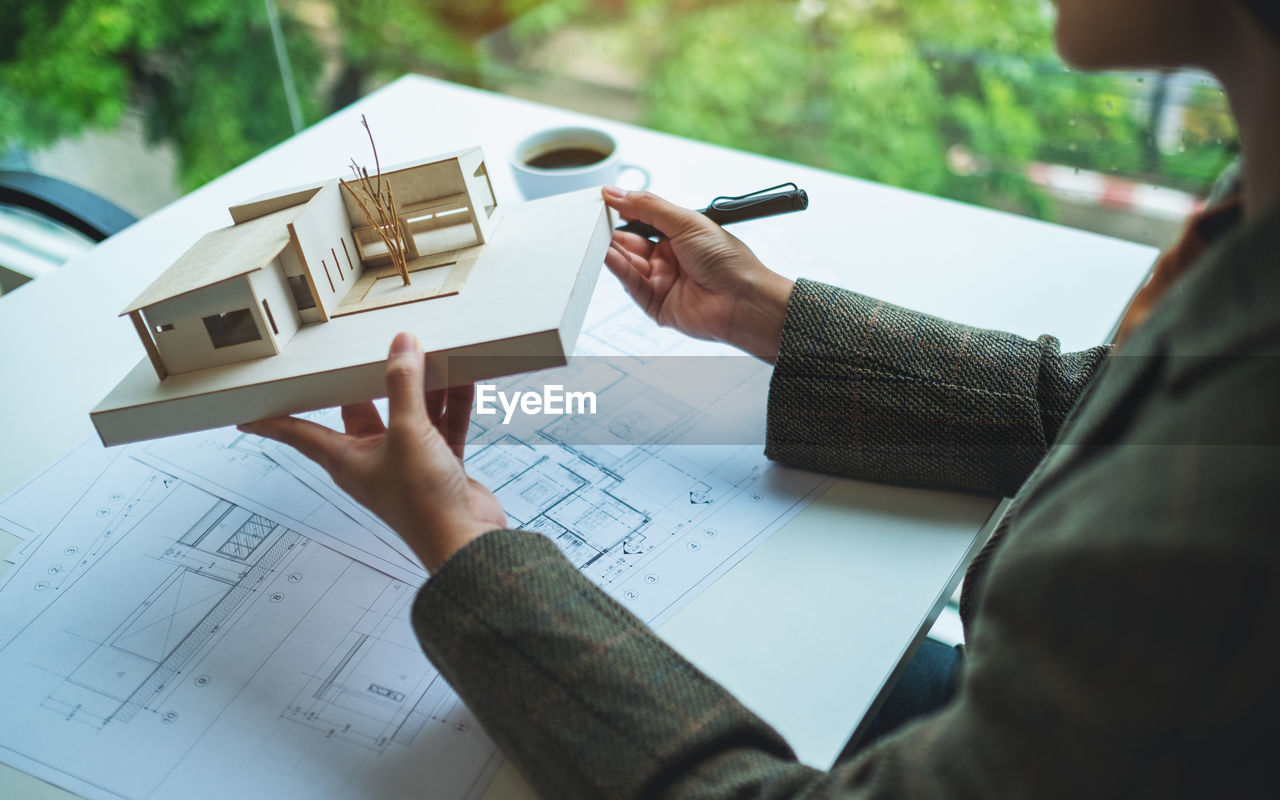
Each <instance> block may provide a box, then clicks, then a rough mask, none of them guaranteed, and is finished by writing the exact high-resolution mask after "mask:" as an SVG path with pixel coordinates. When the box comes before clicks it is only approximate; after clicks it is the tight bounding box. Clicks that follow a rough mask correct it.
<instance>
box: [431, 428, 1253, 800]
mask: <svg viewBox="0 0 1280 800" xmlns="http://www.w3.org/2000/svg"><path fill="white" fill-rule="evenodd" d="M1138 449H1145V450H1147V451H1151V452H1148V453H1145V454H1141V455H1143V457H1144V459H1145V460H1147V461H1148V462H1149V463H1150V462H1155V461H1158V459H1159V458H1160V457H1161V456H1160V454H1159V453H1156V452H1154V450H1155V448H1138ZM1218 449H1219V450H1222V449H1224V448H1218ZM1224 458H1225V456H1224ZM1152 465H1153V464H1152ZM1153 466H1154V465H1153ZM1108 480H1110V478H1108ZM1111 482H1112V483H1114V481H1111ZM1251 488H1256V487H1251ZM1102 516H1103V514H1102V513H1101V512H1100V513H1099V515H1098V517H1099V518H1101V517H1102ZM1095 521H1097V520H1090V523H1092V522H1095ZM1106 533H1107V531H1101V532H1100V533H1099V534H1098V535H1099V536H1105V535H1106ZM1028 538H1032V539H1034V538H1036V537H1028ZM1188 541H1189V542H1191V541H1193V540H1192V539H1191V537H1188ZM1048 546H1049V547H1051V548H1060V547H1063V544H1062V543H1061V542H1059V541H1057V540H1054V541H1052V542H1049V543H1048ZM1150 553H1151V550H1149V549H1145V548H1142V549H1138V550H1134V551H1133V552H1131V553H1127V554H1125V553H1120V554H1117V553H1116V552H1115V551H1114V549H1113V548H1102V547H1099V548H1092V549H1086V550H1085V551H1077V552H1075V553H1074V554H1073V557H1071V558H1068V559H1067V560H1068V563H1067V564H1066V565H1062V564H1061V563H1060V562H1061V559H1060V558H1057V557H1051V558H1046V557H1045V556H1047V555H1049V554H1047V553H1045V552H1032V553H1029V554H1026V555H1025V557H1023V558H1022V560H1023V563H1022V564H1020V565H1019V567H1020V568H1019V569H1017V570H1014V571H1012V572H1011V573H1008V574H1007V576H1008V577H1010V578H1011V579H1010V580H1008V581H1003V580H1002V581H997V582H994V583H993V587H992V588H993V591H992V593H991V594H990V595H989V597H988V600H987V602H986V604H985V605H984V619H983V623H982V625H981V626H980V627H979V628H978V630H977V637H976V638H975V640H974V641H973V642H972V643H971V647H970V650H969V658H968V659H967V660H966V665H965V671H964V679H963V683H962V686H961V688H960V691H959V694H958V696H957V698H956V699H955V700H953V701H952V702H951V703H950V704H948V705H947V706H946V707H944V708H943V709H942V710H941V711H939V712H938V713H935V714H933V715H930V716H927V717H924V718H922V719H920V720H918V721H915V722H912V723H909V724H907V725H906V726H904V727H903V728H901V729H899V730H898V731H896V732H895V733H894V734H892V735H890V736H887V737H885V738H884V739H882V740H881V741H879V742H877V743H875V744H874V745H872V746H871V747H869V748H867V749H866V750H865V751H864V752H863V753H861V754H860V755H859V756H858V757H857V758H856V759H854V760H852V761H850V762H842V763H840V764H837V765H836V766H835V767H833V768H832V769H830V770H829V771H825V772H824V771H821V770H817V769H813V768H810V767H807V766H805V765H803V764H800V763H798V762H797V761H796V760H795V758H794V756H793V755H792V753H791V751H790V749H789V748H788V745H787V744H786V742H785V741H784V740H783V739H782V738H781V736H779V735H778V733H776V732H775V731H774V730H773V729H772V728H770V727H769V726H768V725H767V724H766V723H765V722H763V721H762V720H761V719H759V718H758V717H756V716H755V715H754V714H752V713H751V712H750V711H748V710H747V709H746V708H745V707H743V706H742V705H741V704H740V703H739V702H738V701H737V700H735V699H734V698H733V697H732V696H731V695H730V694H729V693H728V692H727V691H725V690H724V689H723V688H722V687H720V686H719V685H718V684H716V683H715V682H714V681H712V680H711V679H709V678H708V677H707V676H705V675H703V674H702V673H701V672H699V671H698V670H697V669H696V668H695V667H694V666H692V665H691V664H690V663H688V662H687V661H686V660H684V659H683V658H682V657H681V656H680V655H678V654H677V653H675V652H674V651H673V650H672V649H671V648H669V647H668V646H667V645H666V644H665V643H663V642H662V641H661V640H660V639H658V638H657V637H656V636H655V635H654V634H653V633H652V632H650V631H649V629H648V628H647V627H646V626H645V625H644V624H643V623H641V622H640V620H639V619H637V618H636V617H634V616H633V615H631V614H630V613H629V612H627V611H626V610H625V609H624V608H622V607H621V606H620V605H619V604H617V603H616V602H614V601H613V600H612V599H610V598H609V597H608V596H606V595H605V594H604V593H603V592H601V591H600V590H599V589H597V588H596V587H595V586H594V585H593V584H591V583H590V582H589V581H588V580H587V579H586V578H584V577H583V576H582V575H581V574H580V573H579V572H578V571H577V570H576V569H574V568H573V566H572V565H571V564H570V563H569V561H568V560H567V559H565V558H564V557H563V556H562V555H561V554H560V553H559V551H558V550H557V549H556V547H555V545H554V544H553V543H551V542H550V541H549V540H546V539H545V538H543V537H542V536H540V535H538V534H533V533H522V532H518V531H495V532H492V533H489V534H487V535H485V536H483V537H481V538H480V539H478V540H477V541H475V542H473V543H471V544H470V545H468V546H467V547H466V548H464V549H463V550H461V551H459V552H458V553H457V554H455V555H454V556H453V557H452V558H450V559H449V561H448V562H446V563H445V565H444V566H443V568H442V569H441V570H440V571H439V572H438V573H437V574H436V575H435V576H434V577H433V578H432V579H431V580H430V581H429V582H428V583H427V585H426V586H425V587H424V588H423V589H422V591H421V592H420V594H419V596H418V598H417V600H416V602H415V604H414V609H413V625H414V629H415V630H416V632H417V634H418V637H419V639H420V641H421V642H422V645H423V647H424V649H425V650H426V653H427V655H428V656H429V657H430V658H431V660H432V662H433V663H435V665H436V666H437V667H438V668H439V669H440V671H441V673H442V674H443V675H444V677H445V678H446V679H447V680H448V681H449V682H450V683H451V684H452V685H453V687H454V688H455V689H456V690H457V691H458V692H459V694H460V695H461V696H462V698H463V699H464V700H465V701H466V703H467V705H468V707H469V708H470V709H471V710H472V711H473V712H474V713H475V714H476V715H477V717H478V718H479V720H480V721H481V723H482V724H483V726H484V728H485V730H486V731H487V732H488V733H489V735H490V736H491V737H492V738H493V739H494V741H495V742H496V743H497V744H498V746H499V747H500V748H501V749H502V751H503V753H504V754H505V755H506V756H507V757H508V758H509V759H511V761H512V762H513V763H514V765H515V766H516V768H517V769H519V771H520V772H521V773H522V774H523V775H524V776H525V778H526V779H527V780H528V781H529V782H530V783H531V785H532V786H533V787H534V789H535V790H536V791H537V793H538V795H539V796H540V797H546V798H557V800H560V799H561V798H564V799H566V800H571V799H572V798H583V799H584V800H587V799H589V800H608V799H609V798H636V799H637V800H640V799H643V800H664V799H665V798H681V799H683V798H730V797H751V798H761V799H762V800H769V799H770V798H831V799H832V800H835V799H837V798H838V799H839V800H862V799H863V798H913V800H932V799H933V798H938V799H939V800H941V799H942V798H946V799H947V800H952V799H953V798H966V797H974V798H977V797H1037V798H1049V799H1050V800H1056V799H1057V798H1061V799H1062V800H1074V798H1079V797H1086V796H1097V795H1098V794H1099V793H1100V792H1101V793H1102V794H1104V795H1115V796H1127V797H1148V796H1149V797H1172V796H1188V797H1192V796H1196V797H1203V796H1206V795H1208V796H1212V795H1213V794H1214V791H1215V788H1214V787H1215V786H1216V787H1217V788H1218V789H1221V786H1219V785H1217V784H1214V783H1213V781H1214V780H1220V779H1221V776H1222V775H1224V774H1229V773H1227V772H1223V771H1222V770H1221V769H1219V767H1221V765H1222V764H1235V765H1236V766H1240V765H1242V764H1245V763H1246V762H1247V763H1248V764H1249V765H1251V767H1250V768H1251V769H1254V768H1262V770H1263V777H1262V778H1261V779H1259V778H1258V776H1257V775H1253V776H1252V777H1251V778H1248V779H1247V780H1249V781H1260V782H1258V783H1257V785H1258V786H1264V785H1265V786H1266V787H1268V789H1273V788H1274V781H1273V780H1271V775H1270V773H1268V772H1266V771H1265V767H1259V765H1266V764H1269V763H1270V761H1269V760H1268V759H1267V758H1266V757H1265V755H1264V754H1263V752H1264V751H1265V749H1266V743H1267V742H1271V741H1274V736H1275V735H1276V731H1277V724H1276V722H1275V719H1274V713H1273V709H1274V706H1273V705H1269V704H1268V703H1266V702H1261V703H1259V701H1258V698H1257V697H1256V696H1255V695H1256V691H1255V690H1254V689H1253V688H1252V687H1256V686H1265V685H1269V684H1268V680H1269V675H1270V673H1268V672H1267V670H1268V669H1269V668H1270V667H1271V665H1273V664H1274V657H1275V651H1276V647H1275V645H1274V637H1271V636H1265V635H1262V634H1259V633H1258V630H1259V629H1257V628H1256V627H1255V628H1250V627H1249V626H1250V625H1251V624H1252V620H1253V619H1254V617H1253V616H1251V615H1250V613H1249V612H1250V611H1251V609H1263V610H1264V611H1266V612H1267V613H1270V611H1272V610H1274V609H1275V608H1276V604H1275V599H1276V596H1277V595H1276V592H1275V591H1274V590H1273V589H1272V588H1271V587H1274V580H1273V576H1272V574H1271V573H1270V569H1271V568H1270V566H1269V562H1266V560H1265V559H1259V558H1256V557H1252V556H1251V555H1250V554H1248V553H1239V554H1236V557H1234V558H1231V559H1229V560H1227V559H1221V558H1218V559H1206V558H1203V557H1202V556H1203V553H1201V554H1200V556H1201V557H1200V558H1199V561H1200V563H1202V564H1203V565H1205V566H1207V567H1208V568H1209V570H1210V573H1211V577H1212V578H1213V580H1214V581H1215V583H1214V585H1215V586H1220V587H1221V588H1222V593H1221V594H1219V595H1215V597H1219V598H1220V599H1221V601H1222V604H1223V606H1224V607H1226V608H1228V609H1230V610H1232V611H1239V612H1241V614H1240V615H1239V616H1240V621H1239V622H1238V624H1237V622H1232V624H1230V625H1223V624H1222V621H1221V620H1219V619H1218V618H1217V616H1216V615H1215V614H1214V613H1212V612H1209V611H1206V609H1205V607H1204V606H1205V604H1204V602H1203V600H1202V598H1201V597H1200V596H1199V594H1198V593H1196V592H1187V591H1186V564H1187V560H1186V559H1187V557H1188V556H1192V555H1195V554H1193V553H1191V552H1186V553H1180V554H1168V553H1167V554H1166V558H1164V559H1163V560H1161V561H1160V562H1159V563H1157V564H1154V565H1153V564H1152V563H1151V559H1150V558H1149V557H1148V556H1149V555H1150ZM1053 555H1055V556H1056V555H1060V554H1053ZM1081 574H1089V575H1091V576H1095V577H1096V580H1090V581H1081V580H1079V575H1081ZM1138 574H1142V575H1146V577H1145V578H1144V580H1142V581H1140V582H1135V581H1134V580H1133V576H1134V575H1138ZM1100 587H1105V589H1106V591H1103V592H1099V589H1100ZM1064 598H1065V602H1067V603H1068V604H1069V605H1068V608H1069V611H1070V612H1071V616H1069V617H1066V615H1064V614H1063V612H1062V610H1061V605H1062V603H1063V602H1064ZM1112 601H1115V602H1112ZM1117 608H1118V609H1119V611H1120V616H1119V617H1118V618H1117V620H1116V624H1113V625H1107V626H1100V625H1098V624H1097V623H1096V620H1097V619H1098V616H1099V614H1100V613H1105V614H1107V615H1108V616H1109V617H1110V616H1115V613H1116V612H1115V609H1117ZM1169 609H1172V612H1170V611H1169ZM1064 617H1065V619H1064ZM1187 619H1194V620H1195V621H1196V625H1195V629H1196V635H1185V631H1183V630H1182V626H1183V625H1184V621H1185V620H1187ZM1152 621H1155V622H1157V623H1159V624H1157V625H1152V624H1150V623H1151V622H1152ZM1063 622H1065V624H1059V623H1063ZM1264 627H1265V626H1264ZM1201 632H1203V633H1205V634H1206V636H1204V637H1202V636H1200V635H1199V634H1200V633H1201ZM1206 647H1213V648H1215V649H1213V650H1212V651H1210V652H1211V653H1213V654H1215V655H1213V656H1212V657H1208V656H1206V654H1205V652H1206V651H1205V648H1206ZM1217 654H1225V655H1222V657H1221V658H1219V656H1218V655H1217ZM1152 664H1157V665H1158V664H1177V665H1179V668H1178V669H1155V670H1153V669H1152ZM1238 676H1244V678H1247V680H1245V679H1244V678H1242V681H1241V683H1240V685H1239V686H1237V684H1236V683H1235V681H1234V680H1233V678H1234V677H1238ZM1205 687H1234V688H1230V693H1231V695H1230V697H1229V698H1227V700H1229V702H1227V703H1226V704H1225V705H1223V704H1222V703H1218V702H1217V700H1218V699H1220V692H1219V690H1218V689H1217V688H1215V689H1214V690H1213V691H1207V690H1206V688H1205ZM1221 691H1222V692H1225V691H1227V689H1222V690H1221ZM1173 698H1182V699H1180V700H1179V701H1178V702H1172V699H1173ZM1206 703H1208V705H1206ZM1223 709H1226V710H1225V711H1224V710H1223ZM1215 714H1220V715H1221V716H1222V718H1221V719H1218V718H1217V717H1216V716H1214V715H1215ZM1188 720H1194V721H1195V722H1194V724H1193V723H1192V722H1189V721H1188ZM1205 720H1208V722H1207V723H1206V722H1205ZM1237 723H1241V724H1242V726H1243V727H1241V725H1238V724H1237ZM1188 725H1192V727H1193V728H1194V731H1193V730H1191V729H1189V728H1186V726H1188ZM1246 746H1247V747H1246ZM1206 748H1207V749H1206ZM1233 748H1235V749H1233ZM1248 748H1252V750H1249V749H1248ZM1258 748H1261V749H1258ZM1246 753H1252V755H1248V754H1246ZM1233 754H1234V756H1233ZM1233 757H1234V760H1233ZM1202 758H1210V759H1211V760H1212V761H1213V764H1215V765H1216V766H1215V767H1214V768H1213V769H1205V770H1203V771H1201V767H1202V766H1203V763H1202V760H1201V759H1202ZM1254 771H1255V772H1256V771H1257V770H1256V769H1254ZM1188 781H1190V782H1191V783H1188ZM1100 787H1103V788H1100ZM1189 787H1190V788H1189ZM1239 796H1254V795H1252V794H1248V793H1244V794H1241V795H1239ZM1257 796H1262V794H1260V793H1259V794H1257Z"/></svg>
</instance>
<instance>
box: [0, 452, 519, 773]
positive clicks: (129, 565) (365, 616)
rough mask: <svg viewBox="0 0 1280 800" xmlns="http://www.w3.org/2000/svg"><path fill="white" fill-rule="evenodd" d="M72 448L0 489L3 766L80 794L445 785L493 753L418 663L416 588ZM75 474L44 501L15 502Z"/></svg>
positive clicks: (484, 769)
mask: <svg viewBox="0 0 1280 800" xmlns="http://www.w3.org/2000/svg"><path fill="white" fill-rule="evenodd" d="M135 453H136V449H135V448H127V449H117V450H112V451H104V450H103V449H102V448H101V447H99V446H97V445H96V444H94V443H86V444H85V445H83V446H82V447H80V448H79V449H78V450H76V451H74V452H73V453H72V454H70V455H69V456H67V457H66V458H64V459H63V460H62V461H61V462H59V463H58V464H57V465H55V466H54V467H52V468H51V469H50V470H48V471H47V472H45V473H44V474H43V475H41V476H40V477H39V478H37V479H36V481H35V482H33V484H32V485H29V486H28V487H27V489H25V490H23V491H20V492H19V493H18V494H16V495H15V496H14V497H12V498H10V500H9V501H6V502H5V503H0V526H3V528H4V529H5V530H7V531H10V532H15V533H18V534H19V535H25V536H26V537H28V542H27V544H26V545H25V546H24V547H22V548H21V550H20V552H19V553H18V554H17V556H16V557H15V560H16V562H17V563H16V565H15V566H14V568H13V569H12V570H11V571H10V572H9V573H8V574H7V575H6V582H5V584H4V587H3V590H2V591H0V596H2V598H3V609H4V612H3V615H2V616H0V675H2V676H3V677H4V683H3V686H4V690H3V691H4V694H5V700H4V705H5V709H6V712H5V715H4V717H3V719H2V720H0V747H2V748H3V754H4V760H5V761H7V762H9V763H11V764H13V765H15V766H18V767H19V768H21V769H23V770H25V771H27V772H31V773H33V774H35V775H37V776H40V777H44V778H45V779H47V780H51V781H53V782H55V783H58V784H60V785H62V786H65V787H67V788H69V789H72V790H73V791H77V792H79V793H81V794H84V795H86V796H90V797H112V796H122V797H155V798H165V797H184V798H190V797H210V798H212V797H219V798H225V797H227V796H262V797H265V796H271V797H279V796H291V795H299V796H308V797H350V796H370V797H372V796H388V797H391V796H405V795H408V794H414V795H420V794H422V793H423V792H424V791H426V792H427V793H428V794H429V795H430V796H432V797H444V798H465V797H470V796H474V795H475V794H477V793H478V792H479V791H481V790H482V789H483V786H484V785H485V784H486V782H487V778H488V776H489V775H490V774H491V772H492V770H493V769H495V768H496V766H497V764H498V763H499V758H498V757H497V754H496V752H495V750H494V748H493V745H492V744H491V743H490V742H489V740H488V738H487V737H486V736H485V735H484V733H483V731H482V730H480V728H479V726H478V725H477V724H476V722H475V720H474V719H473V718H472V717H471V715H470V713H469V712H468V711H467V709H466V708H465V707H464V706H463V705H462V704H461V702H460V701H459V700H458V698H457V696H456V695H455V694H454V693H453V692H452V690H451V689H449V687H448V686H447V685H446V684H445V683H444V681H443V680H442V679H441V678H440V676H439V674H438V673H437V672H436V670H435V669H434V668H433V667H431V665H430V664H429V662H428V661H427V660H426V658H425V657H424V656H423V654H422V652H421V649H420V648H419V646H418V643H417V641H416V639H415V637H414V635H413V632H412V630H411V628H410V626H409V622H408V608H409V605H410V603H411V602H412V598H413V596H414V593H415V592H416V588H417V586H416V584H414V585H411V584H408V583H405V582H403V581H400V580H397V579H395V578H392V577H390V576H388V575H386V574H384V573H381V572H378V571H376V570H373V569H371V568H370V567H368V566H366V565H364V564H361V563H359V562H357V561H355V560H353V559H351V558H348V557H346V556H344V555H342V554H341V553H338V552H337V551H335V550H333V549H330V548H328V547H325V546H323V545H321V544H319V543H317V542H316V541H315V540H313V539H311V538H308V537H307V536H305V535H303V534H301V533H299V532H298V531H296V530H293V529H291V528H290V527H288V525H286V524H282V523H281V521H280V520H278V519H275V518H273V517H271V516H268V515H263V514H260V513H256V512H255V511H253V510H250V509H247V508H244V507H242V506H240V505H237V504H236V503H234V502H232V501H229V500H227V499H224V498H220V497H216V496H214V495H211V494H209V493H208V492H205V491H203V490H201V489H199V488H197V487H195V486H193V485H191V484H190V483H188V482H186V481H183V480H181V479H179V478H177V477H175V476H173V475H170V474H167V473H165V472H162V471H159V470H157V469H155V468H153V467H151V466H149V465H147V464H145V463H144V462H142V461H141V460H139V459H137V458H135V457H134V455H135ZM41 484H44V485H49V486H57V487H68V486H70V487H75V489H76V490H78V492H79V494H78V496H76V497H75V498H74V499H73V500H72V501H71V502H70V503H69V504H68V505H66V506H65V507H63V508H60V509H59V508H54V507H52V506H49V505H47V504H36V503H30V502H24V501H26V500H28V499H29V498H31V497H33V496H35V495H36V493H38V492H39V491H40V486H41Z"/></svg>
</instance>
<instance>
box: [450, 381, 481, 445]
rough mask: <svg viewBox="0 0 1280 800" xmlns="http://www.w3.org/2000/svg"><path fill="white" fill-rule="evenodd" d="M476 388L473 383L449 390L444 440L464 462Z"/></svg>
mask: <svg viewBox="0 0 1280 800" xmlns="http://www.w3.org/2000/svg"><path fill="white" fill-rule="evenodd" d="M475 394H476V387H475V384H473V383H468V384H467V385H465V386H455V387H453V388H452V389H450V390H449V399H448V401H447V405H446V417H445V421H444V440H445V441H446V442H448V443H449V449H450V450H452V451H453V454H454V455H455V456H457V457H458V460H459V461H461V460H462V453H463V451H464V450H465V449H466V445H467V429H468V428H469V427H470V426H471V403H472V401H473V400H474V399H475Z"/></svg>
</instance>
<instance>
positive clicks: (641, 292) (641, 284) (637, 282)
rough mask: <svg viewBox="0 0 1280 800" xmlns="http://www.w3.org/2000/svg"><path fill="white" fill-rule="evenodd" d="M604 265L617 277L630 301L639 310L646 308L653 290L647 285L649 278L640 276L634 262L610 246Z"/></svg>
mask: <svg viewBox="0 0 1280 800" xmlns="http://www.w3.org/2000/svg"><path fill="white" fill-rule="evenodd" d="M604 264H605V266H606V267H608V268H609V271H610V272H612V273H613V274H614V275H616V276H618V280H619V281H620V282H621V283H622V288H623V289H626V290H627V294H629V295H631V299H632V300H635V301H636V305H638V306H640V307H641V308H648V307H649V302H650V301H651V300H652V298H653V289H652V287H650V285H649V280H648V278H649V276H648V275H647V274H642V273H641V272H640V270H639V268H638V267H637V266H636V265H635V263H634V261H633V260H632V259H631V258H630V257H628V256H627V254H626V253H624V252H622V251H621V250H619V249H618V248H617V247H615V246H613V245H610V246H609V249H608V250H606V251H605V254H604Z"/></svg>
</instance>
